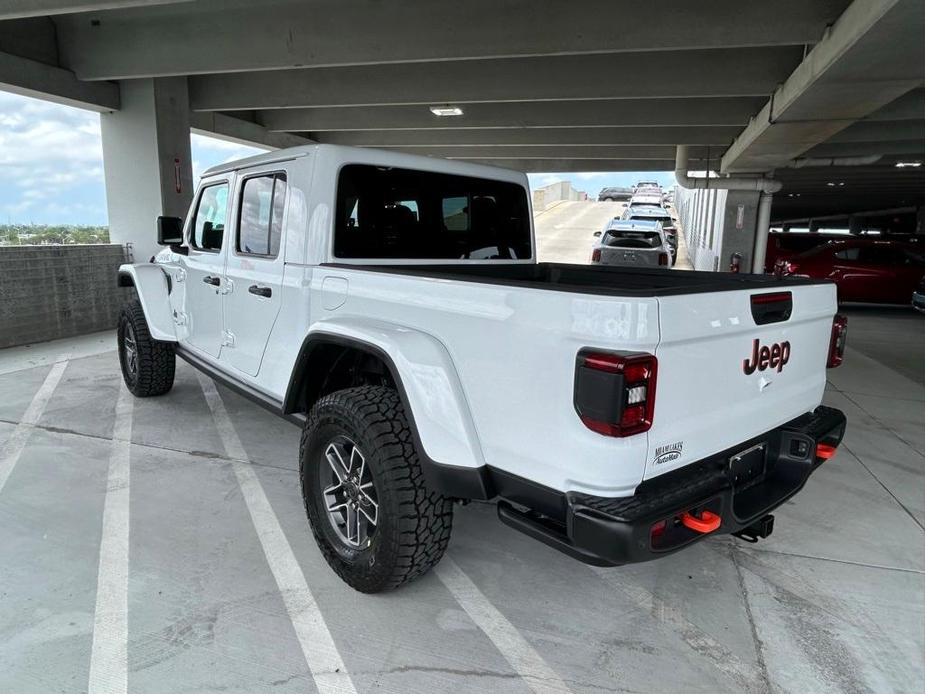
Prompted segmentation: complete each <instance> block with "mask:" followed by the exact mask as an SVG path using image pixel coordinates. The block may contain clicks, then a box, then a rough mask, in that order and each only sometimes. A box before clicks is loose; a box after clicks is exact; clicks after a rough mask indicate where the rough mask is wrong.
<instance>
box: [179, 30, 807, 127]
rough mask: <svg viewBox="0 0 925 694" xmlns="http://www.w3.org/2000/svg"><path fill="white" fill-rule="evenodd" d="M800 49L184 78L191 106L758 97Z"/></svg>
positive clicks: (792, 64)
mask: <svg viewBox="0 0 925 694" xmlns="http://www.w3.org/2000/svg"><path fill="white" fill-rule="evenodd" d="M802 55H803V52H802V49H801V48H799V47H792V46H787V47H776V48H743V49H716V50H703V51H683V52H676V51H663V52H658V51H657V52H651V53H620V54H614V55H581V56H559V57H554V58H549V57H542V58H521V59H510V60H462V61H448V62H440V63H409V64H403V65H370V66H353V67H335V68H314V69H310V70H275V71H267V72H247V73H238V74H225V75H208V76H199V77H191V78H190V105H191V108H192V109H193V110H197V111H233V110H247V109H266V108H294V107H307V106H371V105H400V104H425V105H426V104H442V103H485V102H515V101H547V100H551V101H570V100H576V99H638V98H668V97H707V96H761V95H766V94H769V93H770V92H771V90H772V89H773V88H774V86H775V85H776V84H777V83H778V82H779V81H780V80H781V79H783V78H784V77H785V76H786V75H788V74H790V72H791V71H792V70H793V68H794V67H795V66H796V65H797V64H799V62H800V59H801V57H802Z"/></svg>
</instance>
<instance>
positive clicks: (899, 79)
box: [722, 0, 925, 172]
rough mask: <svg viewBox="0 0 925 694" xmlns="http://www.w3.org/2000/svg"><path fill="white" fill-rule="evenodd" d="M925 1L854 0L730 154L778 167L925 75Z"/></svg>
mask: <svg viewBox="0 0 925 694" xmlns="http://www.w3.org/2000/svg"><path fill="white" fill-rule="evenodd" d="M923 31H925V2H922V0H854V2H853V3H852V4H851V5H850V6H849V7H848V8H847V9H846V10H845V12H844V14H842V16H841V17H839V18H838V20H837V21H836V22H835V24H834V25H833V26H832V29H831V31H830V32H828V34H827V35H826V36H825V37H824V38H823V40H822V41H821V42H820V43H818V44H817V45H816V46H815V47H814V48H813V49H812V51H810V53H809V54H808V55H807V56H806V58H805V59H804V60H803V62H802V63H800V65H799V66H798V67H797V68H796V70H794V71H793V74H792V75H790V77H789V78H788V79H787V81H786V82H785V83H784V84H782V85H781V86H780V88H778V89H777V90H776V91H775V93H774V95H773V96H772V98H771V99H770V100H769V102H768V104H767V105H765V107H764V108H763V109H762V110H761V112H760V113H759V114H758V115H757V117H756V118H755V119H754V120H753V121H752V122H751V123H750V124H749V125H748V126H747V127H746V129H745V130H744V131H743V132H742V134H741V135H740V136H739V137H738V138H737V139H736V141H735V142H734V143H733V144H732V146H731V147H730V148H729V150H728V151H727V152H726V154H725V156H724V157H723V163H722V170H723V171H727V172H736V171H770V170H772V169H775V168H777V167H780V166H784V165H786V163H787V162H788V161H790V160H791V159H795V158H797V157H799V156H800V155H801V154H803V153H804V152H806V151H807V150H808V149H810V148H812V147H814V146H816V145H818V144H821V143H823V142H825V141H826V140H828V139H829V138H830V137H832V136H833V135H835V134H836V133H838V132H839V131H841V130H843V129H845V128H846V127H848V126H849V125H851V123H852V122H854V121H855V120H858V119H861V118H864V117H865V116H868V115H870V114H872V113H874V112H876V111H877V110H879V109H880V108H882V107H883V106H885V105H887V104H889V103H890V102H892V101H893V100H895V99H896V98H898V97H900V96H902V95H903V94H905V93H906V92H909V91H910V90H913V89H916V88H918V87H919V86H921V84H922V83H923V81H925V41H922V33H923Z"/></svg>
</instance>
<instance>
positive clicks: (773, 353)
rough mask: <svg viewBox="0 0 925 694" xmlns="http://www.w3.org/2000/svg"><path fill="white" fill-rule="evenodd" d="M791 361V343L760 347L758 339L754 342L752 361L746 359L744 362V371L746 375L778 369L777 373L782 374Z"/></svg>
mask: <svg viewBox="0 0 925 694" xmlns="http://www.w3.org/2000/svg"><path fill="white" fill-rule="evenodd" d="M788 361H790V343H789V342H780V343H777V342H775V343H774V344H773V345H771V346H770V347H768V346H767V345H765V346H764V347H761V348H759V347H758V339H757V338H756V339H755V341H754V342H752V356H751V359H750V360H749V359H746V360H745V361H743V362H742V370H743V371H744V372H745V375H746V376H747V375H749V374H753V373H755V370H756V369H757V370H758V371H764V370H765V369H767V368H768V367H771V368H772V369H777V373H780V372H781V371H783V369H784V364H786V363H787V362H788Z"/></svg>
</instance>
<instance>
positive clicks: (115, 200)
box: [100, 77, 193, 262]
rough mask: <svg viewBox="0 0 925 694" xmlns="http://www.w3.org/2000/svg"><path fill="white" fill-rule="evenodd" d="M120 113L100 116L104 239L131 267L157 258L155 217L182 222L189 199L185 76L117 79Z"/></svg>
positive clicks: (187, 119) (189, 170)
mask: <svg viewBox="0 0 925 694" xmlns="http://www.w3.org/2000/svg"><path fill="white" fill-rule="evenodd" d="M120 88H121V109H120V110H119V111H115V112H113V113H104V114H101V115H100V124H101V130H102V138H103V169H104V172H105V180H106V204H107V207H108V210H109V237H110V239H111V240H112V241H113V242H114V243H123V244H125V243H130V244H132V251H133V255H134V259H135V261H136V262H143V261H146V260H148V258H150V257H151V256H152V255H154V254H155V253H157V251H158V250H159V249H160V247H159V246H158V245H157V230H156V226H155V221H156V219H157V217H158V216H159V215H170V216H174V217H184V216H185V215H186V212H187V209H188V208H189V204H190V201H191V200H192V195H193V169H192V163H191V161H190V123H189V92H188V89H187V84H186V78H185V77H156V78H148V79H138V80H123V81H122V82H121V83H120Z"/></svg>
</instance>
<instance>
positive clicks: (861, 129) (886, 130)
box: [827, 118, 925, 143]
mask: <svg viewBox="0 0 925 694" xmlns="http://www.w3.org/2000/svg"><path fill="white" fill-rule="evenodd" d="M923 137H925V118H922V119H921V120H899V121H858V122H857V123H853V124H852V125H849V126H848V127H847V128H845V129H844V130H842V131H840V132H838V133H836V134H835V135H833V136H832V137H830V138H829V139H828V140H827V142H831V143H844V142H877V141H883V142H889V141H892V140H916V139H921V138H923Z"/></svg>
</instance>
